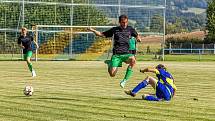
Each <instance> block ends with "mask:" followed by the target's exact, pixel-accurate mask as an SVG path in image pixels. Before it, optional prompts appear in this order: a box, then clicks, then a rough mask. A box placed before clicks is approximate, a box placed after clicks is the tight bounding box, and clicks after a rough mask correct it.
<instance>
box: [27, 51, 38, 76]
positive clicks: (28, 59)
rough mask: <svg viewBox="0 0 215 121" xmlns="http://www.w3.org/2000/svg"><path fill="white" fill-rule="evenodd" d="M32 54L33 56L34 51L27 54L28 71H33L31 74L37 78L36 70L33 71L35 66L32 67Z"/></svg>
mask: <svg viewBox="0 0 215 121" xmlns="http://www.w3.org/2000/svg"><path fill="white" fill-rule="evenodd" d="M32 54H33V52H32V51H28V52H27V53H26V54H25V60H26V62H27V65H28V69H29V70H30V71H31V73H32V77H35V76H36V72H35V70H34V69H33V65H32V63H31V57H32Z"/></svg>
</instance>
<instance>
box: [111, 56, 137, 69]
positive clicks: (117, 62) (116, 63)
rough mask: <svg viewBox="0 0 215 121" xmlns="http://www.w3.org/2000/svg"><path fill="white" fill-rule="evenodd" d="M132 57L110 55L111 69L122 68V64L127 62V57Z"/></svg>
mask: <svg viewBox="0 0 215 121" xmlns="http://www.w3.org/2000/svg"><path fill="white" fill-rule="evenodd" d="M132 56H134V55H133V54H122V55H112V57H111V65H110V66H111V67H122V62H126V61H128V59H129V57H132Z"/></svg>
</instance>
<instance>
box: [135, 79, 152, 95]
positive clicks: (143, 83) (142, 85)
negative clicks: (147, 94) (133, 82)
mask: <svg viewBox="0 0 215 121" xmlns="http://www.w3.org/2000/svg"><path fill="white" fill-rule="evenodd" d="M147 85H148V82H147V81H146V80H144V81H142V82H140V83H139V84H138V85H137V86H136V87H135V88H134V89H133V90H132V91H131V92H132V93H133V94H136V93H137V92H138V91H139V90H141V89H142V88H145V87H146V86H147Z"/></svg>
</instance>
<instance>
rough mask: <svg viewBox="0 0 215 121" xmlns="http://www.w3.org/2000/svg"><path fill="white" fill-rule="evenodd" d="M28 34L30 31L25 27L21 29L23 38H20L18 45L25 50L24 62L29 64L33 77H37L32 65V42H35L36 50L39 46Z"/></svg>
mask: <svg viewBox="0 0 215 121" xmlns="http://www.w3.org/2000/svg"><path fill="white" fill-rule="evenodd" d="M27 32H28V30H27V29H26V28H25V27H22V28H21V36H20V37H19V38H18V45H19V46H20V47H21V48H22V49H23V54H24V60H25V61H26V62H27V65H28V68H29V70H30V71H31V73H32V77H35V76H36V72H35V70H34V69H33V66H32V63H31V56H32V54H33V49H32V42H34V44H35V45H36V48H38V47H39V46H38V44H37V43H36V42H35V41H33V37H32V36H30V35H27Z"/></svg>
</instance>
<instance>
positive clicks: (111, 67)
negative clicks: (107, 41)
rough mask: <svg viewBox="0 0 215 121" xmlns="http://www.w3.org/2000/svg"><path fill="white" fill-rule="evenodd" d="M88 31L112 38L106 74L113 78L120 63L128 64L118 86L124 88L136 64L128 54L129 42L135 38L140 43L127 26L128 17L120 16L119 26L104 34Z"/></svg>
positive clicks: (133, 58) (137, 36) (132, 56)
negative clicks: (111, 52) (111, 53)
mask: <svg viewBox="0 0 215 121" xmlns="http://www.w3.org/2000/svg"><path fill="white" fill-rule="evenodd" d="M89 30H90V31H92V32H93V33H95V34H96V35H97V36H101V37H113V40H114V42H113V43H114V44H113V50H112V51H113V55H112V57H111V60H110V62H109V63H108V72H109V74H110V76H111V77H114V76H115V75H116V73H117V70H118V67H122V62H125V63H126V64H128V68H127V70H126V73H125V77H124V79H123V80H122V81H121V82H120V86H121V87H122V88H124V87H125V84H126V82H127V81H128V79H129V78H130V77H131V75H132V72H133V71H132V68H133V67H134V65H135V62H136V59H135V57H134V54H132V53H130V52H129V40H130V39H131V38H132V37H135V38H136V40H137V41H141V40H140V36H139V35H138V33H137V32H136V30H135V29H134V28H133V27H131V26H128V17H127V16H126V15H121V16H120V17H119V26H117V27H113V28H111V29H109V30H107V31H105V32H99V31H96V30H95V29H92V28H89Z"/></svg>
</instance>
